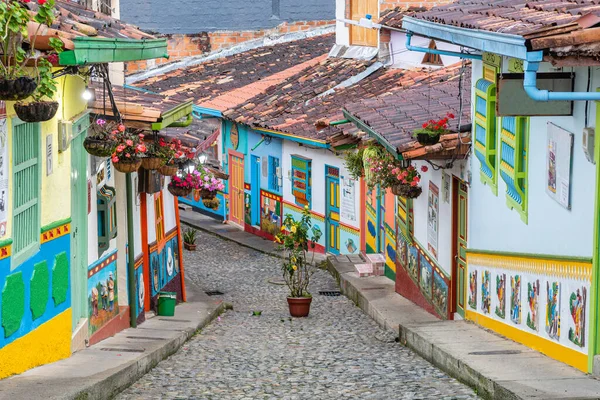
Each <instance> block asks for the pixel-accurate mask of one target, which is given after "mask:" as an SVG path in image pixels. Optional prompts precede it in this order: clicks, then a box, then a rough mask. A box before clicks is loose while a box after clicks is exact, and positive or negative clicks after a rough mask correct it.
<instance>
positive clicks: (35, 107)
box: [15, 101, 58, 122]
mask: <svg viewBox="0 0 600 400" xmlns="http://www.w3.org/2000/svg"><path fill="white" fill-rule="evenodd" d="M57 111H58V102H56V101H34V102H32V103H27V104H24V103H15V112H16V113H17V116H18V117H19V119H20V120H21V121H25V122H44V121H50V120H51V119H52V118H54V116H55V115H56V112H57Z"/></svg>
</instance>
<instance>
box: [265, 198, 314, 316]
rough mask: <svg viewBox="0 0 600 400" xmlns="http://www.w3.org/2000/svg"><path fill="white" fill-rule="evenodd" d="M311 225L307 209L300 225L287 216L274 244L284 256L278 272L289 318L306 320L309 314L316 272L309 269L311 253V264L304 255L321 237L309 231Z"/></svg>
mask: <svg viewBox="0 0 600 400" xmlns="http://www.w3.org/2000/svg"><path fill="white" fill-rule="evenodd" d="M311 225H312V222H311V215H310V211H309V209H308V206H306V207H304V211H303V212H302V218H301V219H300V220H299V221H296V220H295V219H294V217H293V216H292V215H291V214H287V215H286V216H285V218H284V220H283V224H282V227H281V232H279V233H278V234H277V235H276V236H275V241H276V242H278V243H281V246H280V249H281V250H282V251H284V252H285V253H286V254H285V259H284V261H283V263H282V265H281V271H282V272H283V278H284V280H285V283H286V285H287V287H288V288H289V289H290V295H289V296H288V298H287V301H288V306H289V309H290V315H291V316H292V317H306V316H308V313H309V312H310V303H311V302H312V296H311V294H310V293H309V292H308V285H309V283H310V278H311V276H312V275H313V274H314V272H315V270H314V267H313V266H312V261H313V260H314V253H313V260H311V261H310V262H309V261H308V260H307V253H308V249H309V246H310V247H311V248H313V249H314V247H315V243H317V242H318V241H319V239H320V237H321V231H320V230H311ZM309 232H311V233H312V236H310V237H309Z"/></svg>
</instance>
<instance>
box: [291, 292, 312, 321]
mask: <svg viewBox="0 0 600 400" xmlns="http://www.w3.org/2000/svg"><path fill="white" fill-rule="evenodd" d="M287 301H288V306H289V307H290V315H291V316H292V317H296V318H303V317H308V313H309V312H310V303H311V302H312V297H288V298H287Z"/></svg>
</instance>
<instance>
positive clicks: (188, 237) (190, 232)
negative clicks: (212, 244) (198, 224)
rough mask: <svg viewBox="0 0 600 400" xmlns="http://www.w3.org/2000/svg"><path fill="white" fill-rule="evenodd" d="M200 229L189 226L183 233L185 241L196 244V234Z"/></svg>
mask: <svg viewBox="0 0 600 400" xmlns="http://www.w3.org/2000/svg"><path fill="white" fill-rule="evenodd" d="M197 234H198V231H197V230H195V229H194V228H187V229H186V230H185V232H184V233H183V241H184V242H185V243H187V244H195V243H196V235H197Z"/></svg>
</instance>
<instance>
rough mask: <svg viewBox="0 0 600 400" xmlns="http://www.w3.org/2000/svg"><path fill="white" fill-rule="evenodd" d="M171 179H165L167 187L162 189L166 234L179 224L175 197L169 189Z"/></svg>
mask: <svg viewBox="0 0 600 400" xmlns="http://www.w3.org/2000/svg"><path fill="white" fill-rule="evenodd" d="M170 179H171V178H166V179H165V188H164V189H163V191H162V197H163V209H164V211H163V212H164V218H165V234H166V233H167V232H169V231H170V230H171V229H173V228H175V227H176V226H177V218H176V217H175V198H174V197H173V196H172V195H171V193H169V191H168V190H167V185H168V184H169V180H170Z"/></svg>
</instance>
